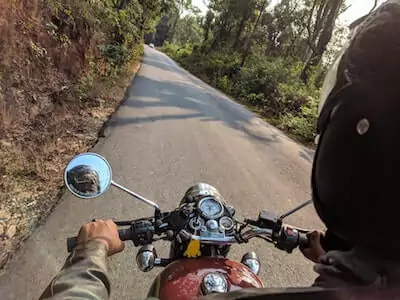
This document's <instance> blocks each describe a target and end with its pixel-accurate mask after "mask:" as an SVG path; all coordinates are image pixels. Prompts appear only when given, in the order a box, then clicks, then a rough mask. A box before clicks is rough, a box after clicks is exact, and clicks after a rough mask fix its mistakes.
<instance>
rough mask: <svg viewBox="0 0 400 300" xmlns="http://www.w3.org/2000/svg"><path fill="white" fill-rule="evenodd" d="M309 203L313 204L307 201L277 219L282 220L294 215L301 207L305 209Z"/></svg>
mask: <svg viewBox="0 0 400 300" xmlns="http://www.w3.org/2000/svg"><path fill="white" fill-rule="evenodd" d="M311 203H313V201H312V200H308V201H306V202H304V203H303V204H300V205H299V206H297V207H295V208H293V209H292V210H290V211H288V212H287V213H285V214H283V215H282V216H280V217H279V219H281V220H283V219H284V218H286V217H289V216H290V215H292V214H294V213H295V212H296V211H298V210H300V209H302V208H303V207H306V206H307V205H310V204H311Z"/></svg>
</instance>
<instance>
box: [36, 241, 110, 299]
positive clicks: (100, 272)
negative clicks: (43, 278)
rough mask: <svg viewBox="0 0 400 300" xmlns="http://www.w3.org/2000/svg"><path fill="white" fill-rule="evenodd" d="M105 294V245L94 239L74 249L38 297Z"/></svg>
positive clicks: (107, 285)
mask: <svg viewBox="0 0 400 300" xmlns="http://www.w3.org/2000/svg"><path fill="white" fill-rule="evenodd" d="M109 295H110V282H109V280H108V277H107V250H106V246H105V245H104V244H103V243H102V242H99V241H95V240H94V241H90V242H88V243H86V244H81V245H78V246H77V247H76V248H75V250H74V251H73V252H72V254H71V255H70V256H69V257H68V258H67V261H66V263H65V265H64V267H63V268H62V270H61V271H60V273H59V274H58V275H57V276H56V277H55V278H54V279H53V280H52V281H51V282H50V284H49V286H48V287H47V288H46V290H45V291H44V293H43V295H42V296H41V297H40V300H45V299H46V300H58V299H60V300H61V299H70V298H73V299H82V300H83V299H85V300H105V299H109Z"/></svg>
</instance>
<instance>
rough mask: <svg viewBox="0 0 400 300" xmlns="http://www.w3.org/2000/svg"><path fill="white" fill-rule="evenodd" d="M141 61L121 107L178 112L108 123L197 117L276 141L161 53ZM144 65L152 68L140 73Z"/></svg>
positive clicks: (250, 117)
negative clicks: (138, 71)
mask: <svg viewBox="0 0 400 300" xmlns="http://www.w3.org/2000/svg"><path fill="white" fill-rule="evenodd" d="M142 61H143V65H142V71H141V72H140V75H138V76H136V78H135V81H134V83H133V86H132V87H131V89H130V91H129V97H127V100H126V101H125V102H124V103H123V104H122V106H121V108H123V107H124V106H125V107H132V108H135V109H145V108H150V107H157V108H160V107H166V108H179V109H182V113H177V114H162V115H154V116H145V117H140V116H138V117H135V116H133V117H128V118H126V117H118V116H116V117H115V118H113V120H111V121H110V123H109V126H114V127H116V126H127V125H130V124H143V123H148V122H160V121H168V120H184V119H192V118H198V119H199V120H200V121H201V122H220V123H222V124H224V125H226V126H228V127H230V128H233V129H235V130H239V131H241V132H243V133H244V134H245V136H246V137H248V138H250V139H253V140H256V141H258V142H263V143H266V144H271V143H278V142H279V141H280V138H279V136H278V134H266V133H265V130H263V128H260V125H259V123H254V121H255V120H256V118H255V116H254V115H253V114H252V113H250V112H249V111H247V110H245V109H244V108H243V107H241V106H239V105H238V104H236V103H233V102H232V101H231V100H229V99H227V98H226V97H225V96H223V95H222V94H220V93H219V92H216V91H215V90H214V89H213V88H211V87H210V86H208V85H206V84H205V83H203V82H202V81H201V80H199V79H196V80H194V78H192V77H188V74H187V72H186V71H184V70H183V69H181V68H180V67H178V66H176V65H175V63H174V62H173V61H169V60H167V59H166V58H164V56H162V55H161V54H159V53H157V52H151V53H147V54H146V56H145V57H144V58H143V60H142ZM148 66H151V67H152V68H149V69H147V71H146V72H143V70H144V69H145V68H146V67H148ZM150 69H151V71H150ZM157 69H158V70H159V71H160V72H162V73H163V74H165V75H163V76H162V79H160V76H156V75H157V74H155V75H154V76H153V73H154V72H155V73H157ZM143 74H146V75H143ZM149 74H151V75H149ZM150 77H151V78H150ZM155 78H158V79H159V80H157V79H155ZM147 99H149V100H147ZM266 126H269V125H266Z"/></svg>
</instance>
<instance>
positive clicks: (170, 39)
mask: <svg viewBox="0 0 400 300" xmlns="http://www.w3.org/2000/svg"><path fill="white" fill-rule="evenodd" d="M178 21H179V13H178V14H177V16H176V19H175V21H174V24H173V25H172V28H171V32H170V34H169V38H168V40H169V42H170V43H173V42H174V37H175V31H176V25H177V24H178Z"/></svg>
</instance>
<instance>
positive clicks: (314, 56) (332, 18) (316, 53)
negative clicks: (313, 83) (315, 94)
mask: <svg viewBox="0 0 400 300" xmlns="http://www.w3.org/2000/svg"><path fill="white" fill-rule="evenodd" d="M342 2H343V0H332V1H331V2H330V4H331V5H330V6H329V9H327V10H328V11H329V13H327V17H326V22H325V24H324V27H323V28H322V32H321V35H320V37H319V39H318V43H317V45H316V46H315V49H312V53H311V55H310V57H309V59H308V60H307V63H306V65H305V66H304V68H303V70H302V72H301V79H302V80H303V82H304V83H307V82H308V76H309V72H310V70H311V68H312V67H314V66H316V65H318V64H319V63H320V62H321V59H322V56H323V55H324V53H325V50H326V47H327V46H328V44H329V41H330V40H331V38H332V33H333V30H334V29H335V22H336V18H337V16H338V14H339V10H340V6H341V5H342Z"/></svg>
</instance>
